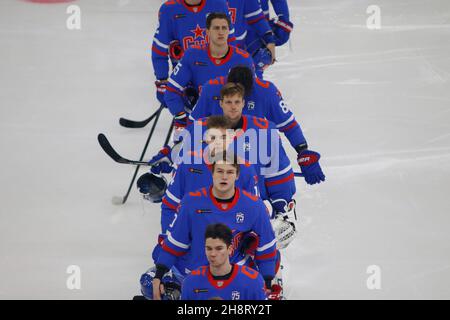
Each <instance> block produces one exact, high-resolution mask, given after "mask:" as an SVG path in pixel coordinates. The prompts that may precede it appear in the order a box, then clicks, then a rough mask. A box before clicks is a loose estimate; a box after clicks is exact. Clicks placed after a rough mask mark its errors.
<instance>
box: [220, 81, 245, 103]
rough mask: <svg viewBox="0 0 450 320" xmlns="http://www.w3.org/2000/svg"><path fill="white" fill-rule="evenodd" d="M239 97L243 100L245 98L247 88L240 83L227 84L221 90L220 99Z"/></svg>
mask: <svg viewBox="0 0 450 320" xmlns="http://www.w3.org/2000/svg"><path fill="white" fill-rule="evenodd" d="M234 95H239V96H241V97H242V98H244V96H245V88H244V86H243V85H242V84H240V83H235V82H227V83H226V84H225V85H224V86H223V87H222V89H220V98H221V99H223V98H224V97H227V96H234Z"/></svg>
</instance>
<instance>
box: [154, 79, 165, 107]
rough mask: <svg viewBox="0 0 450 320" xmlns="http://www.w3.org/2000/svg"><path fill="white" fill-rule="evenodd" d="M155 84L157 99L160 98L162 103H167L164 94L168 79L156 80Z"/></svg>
mask: <svg viewBox="0 0 450 320" xmlns="http://www.w3.org/2000/svg"><path fill="white" fill-rule="evenodd" d="M155 86H156V99H158V101H159V102H160V103H161V104H165V102H164V94H165V93H166V88H167V80H156V81H155Z"/></svg>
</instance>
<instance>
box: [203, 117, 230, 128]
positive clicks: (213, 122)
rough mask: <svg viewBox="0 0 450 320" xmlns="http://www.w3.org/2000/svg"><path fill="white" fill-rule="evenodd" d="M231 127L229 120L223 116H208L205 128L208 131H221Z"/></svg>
mask: <svg viewBox="0 0 450 320" xmlns="http://www.w3.org/2000/svg"><path fill="white" fill-rule="evenodd" d="M231 126H232V124H231V122H230V120H228V118H226V117H225V116H223V115H214V116H209V117H208V119H207V120H206V127H207V128H208V129H211V128H221V129H230V128H231Z"/></svg>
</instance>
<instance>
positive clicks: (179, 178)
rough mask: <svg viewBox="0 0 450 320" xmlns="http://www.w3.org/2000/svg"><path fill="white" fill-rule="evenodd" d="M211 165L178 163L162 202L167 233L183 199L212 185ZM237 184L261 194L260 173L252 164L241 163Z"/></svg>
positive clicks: (163, 229) (163, 223) (162, 215)
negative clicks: (186, 195) (259, 187)
mask: <svg viewBox="0 0 450 320" xmlns="http://www.w3.org/2000/svg"><path fill="white" fill-rule="evenodd" d="M212 182H213V181H212V174H211V169H210V166H209V165H207V164H206V163H201V164H184V163H181V164H179V165H178V167H177V169H176V171H175V172H174V175H173V177H172V180H171V182H170V183H169V185H168V187H167V190H166V193H165V195H164V197H163V199H162V204H161V229H162V233H165V232H166V230H167V229H168V227H169V224H170V223H171V222H172V221H173V219H174V216H175V213H176V211H177V208H178V206H179V204H180V202H181V199H182V198H183V197H184V196H185V194H187V193H188V192H190V191H195V190H199V189H201V188H203V187H208V186H210V185H212ZM236 186H237V187H239V188H241V189H243V190H246V191H248V192H250V193H253V194H256V195H259V191H258V173H257V172H256V168H255V166H253V165H250V164H246V165H245V164H244V165H240V173H239V178H238V180H237V181H236Z"/></svg>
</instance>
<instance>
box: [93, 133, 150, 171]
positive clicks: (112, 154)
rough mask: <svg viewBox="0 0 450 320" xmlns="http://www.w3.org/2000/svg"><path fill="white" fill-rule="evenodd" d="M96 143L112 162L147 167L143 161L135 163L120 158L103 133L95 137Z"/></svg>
mask: <svg viewBox="0 0 450 320" xmlns="http://www.w3.org/2000/svg"><path fill="white" fill-rule="evenodd" d="M97 140H98V143H99V144H100V146H101V147H102V149H103V151H105V152H106V154H107V155H108V156H110V157H111V159H113V160H114V161H116V162H118V163H123V164H134V165H148V163H147V162H145V161H135V160H128V159H126V158H124V157H122V156H121V155H120V154H118V153H117V152H116V150H114V148H113V147H112V146H111V144H110V143H109V141H108V138H106V136H105V135H104V134H103V133H100V134H99V135H98V137H97Z"/></svg>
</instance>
